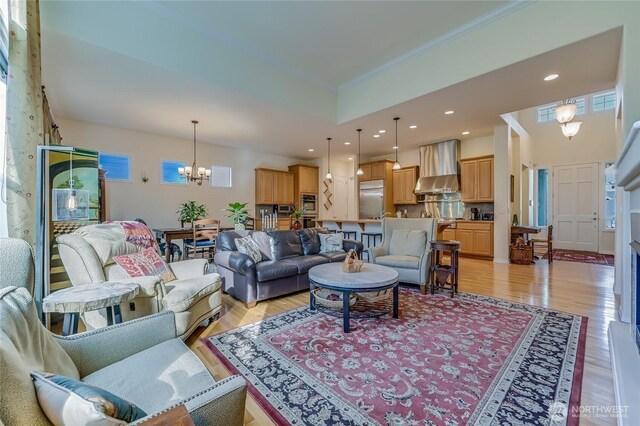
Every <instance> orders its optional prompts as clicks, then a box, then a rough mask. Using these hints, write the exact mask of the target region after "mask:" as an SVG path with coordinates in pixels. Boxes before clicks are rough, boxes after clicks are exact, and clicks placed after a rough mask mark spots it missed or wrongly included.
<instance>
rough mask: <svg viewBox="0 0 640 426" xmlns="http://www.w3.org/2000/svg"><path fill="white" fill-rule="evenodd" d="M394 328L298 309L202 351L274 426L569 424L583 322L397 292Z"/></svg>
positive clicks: (462, 298) (473, 299) (573, 420)
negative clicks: (238, 382) (237, 381)
mask: <svg viewBox="0 0 640 426" xmlns="http://www.w3.org/2000/svg"><path fill="white" fill-rule="evenodd" d="M400 302H401V306H400V318H399V319H393V318H391V317H390V316H384V317H380V318H376V319H356V320H352V332H351V333H349V334H344V333H343V332H342V321H341V319H338V318H335V317H332V316H329V315H326V314H322V313H312V312H309V310H308V309H307V308H306V307H303V308H299V309H295V310H292V311H289V312H285V313H283V314H280V315H277V316H274V317H271V318H267V319H265V320H263V321H261V322H259V323H255V324H251V325H248V326H245V327H242V328H238V329H235V330H230V331H228V332H225V333H222V334H219V335H217V336H213V337H209V338H207V339H205V340H204V342H205V343H206V345H207V346H208V347H209V349H210V350H211V351H213V353H214V354H215V355H216V356H217V358H218V359H220V360H221V362H222V363H223V364H224V365H225V366H226V367H227V368H228V369H229V370H230V371H231V372H232V373H234V374H242V375H243V376H244V377H245V378H246V379H247V381H248V382H249V391H250V392H251V393H252V395H253V396H254V398H255V399H256V400H257V401H258V403H259V404H260V405H261V407H262V408H263V409H264V410H265V412H266V413H267V414H268V415H269V416H270V417H271V418H272V419H273V420H274V422H275V423H277V424H281V425H285V424H294V425H314V426H315V425H465V424H473V425H490V424H491V425H493V424H496V425H497V424H500V425H515V424H526V425H549V424H553V425H564V424H569V425H575V424H577V423H578V414H577V412H578V410H577V408H578V406H579V402H580V389H581V383H582V373H583V365H584V349H585V336H586V329H587V317H582V316H579V315H573V314H569V313H565V312H558V311H551V310H546V309H542V308H538V307H535V306H530V305H523V304H519V303H513V302H509V301H506V300H500V299H493V298H489V297H483V296H477V295H472V294H465V293H460V294H459V295H458V296H456V297H455V298H454V299H451V298H450V297H448V296H446V295H421V294H420V292H419V291H417V290H415V289H413V288H404V287H403V288H402V289H401V293H400Z"/></svg>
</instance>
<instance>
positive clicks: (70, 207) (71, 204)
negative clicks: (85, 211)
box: [67, 151, 78, 212]
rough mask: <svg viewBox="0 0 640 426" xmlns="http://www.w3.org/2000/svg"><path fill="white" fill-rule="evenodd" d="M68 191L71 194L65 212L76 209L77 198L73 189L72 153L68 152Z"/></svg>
mask: <svg viewBox="0 0 640 426" xmlns="http://www.w3.org/2000/svg"><path fill="white" fill-rule="evenodd" d="M69 190H70V191H71V194H70V195H69V198H67V210H69V211H70V212H73V211H76V210H77V209H78V198H77V197H76V190H75V188H74V187H73V151H69Z"/></svg>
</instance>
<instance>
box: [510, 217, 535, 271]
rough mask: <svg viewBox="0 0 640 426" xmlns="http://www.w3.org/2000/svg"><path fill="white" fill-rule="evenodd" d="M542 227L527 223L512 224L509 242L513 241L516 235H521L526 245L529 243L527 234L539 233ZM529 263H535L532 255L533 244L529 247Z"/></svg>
mask: <svg viewBox="0 0 640 426" xmlns="http://www.w3.org/2000/svg"><path fill="white" fill-rule="evenodd" d="M541 230H542V228H540V227H539V226H529V225H512V226H511V244H513V243H515V241H516V239H517V238H518V237H522V238H523V239H524V241H525V243H526V244H527V245H530V242H529V234H539V233H540V231H541ZM531 263H536V261H535V256H534V255H533V246H532V247H531Z"/></svg>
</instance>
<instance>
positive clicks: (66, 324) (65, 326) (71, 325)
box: [62, 312, 80, 336]
mask: <svg viewBox="0 0 640 426" xmlns="http://www.w3.org/2000/svg"><path fill="white" fill-rule="evenodd" d="M79 319H80V314H79V313H77V312H70V313H66V314H64V319H63V321H62V335H63V336H71V335H72V334H77V333H78V321H79Z"/></svg>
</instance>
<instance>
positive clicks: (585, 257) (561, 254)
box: [543, 249, 614, 266]
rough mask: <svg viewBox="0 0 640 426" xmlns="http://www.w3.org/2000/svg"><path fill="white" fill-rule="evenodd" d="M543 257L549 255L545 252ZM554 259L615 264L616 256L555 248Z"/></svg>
mask: <svg viewBox="0 0 640 426" xmlns="http://www.w3.org/2000/svg"><path fill="white" fill-rule="evenodd" d="M543 258H544V259H546V258H547V255H546V254H545V255H544V256H543ZM553 260H554V261H555V260H561V261H564V262H578V263H593V264H596V265H607V266H613V261H614V256H613V255H611V254H600V253H595V252H592V251H579V250H562V249H553Z"/></svg>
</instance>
